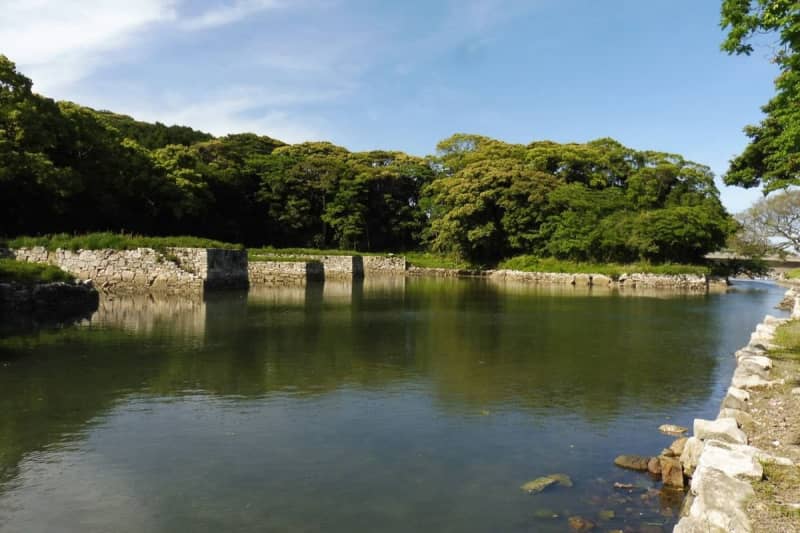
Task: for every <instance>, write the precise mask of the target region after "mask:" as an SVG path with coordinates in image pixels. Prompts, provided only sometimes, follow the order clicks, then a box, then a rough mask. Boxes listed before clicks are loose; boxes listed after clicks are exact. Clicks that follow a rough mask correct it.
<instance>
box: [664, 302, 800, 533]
mask: <svg viewBox="0 0 800 533" xmlns="http://www.w3.org/2000/svg"><path fill="white" fill-rule="evenodd" d="M787 299H788V300H789V301H791V303H792V308H793V311H792V318H793V319H797V318H800V299H798V298H797V295H796V294H795V293H794V292H793V291H791V290H790V291H789V293H787ZM787 320H788V319H780V318H775V317H772V316H767V317H766V318H765V319H764V321H763V322H762V323H761V324H759V325H758V326H757V327H756V329H755V331H754V332H753V334H752V335H751V337H750V342H749V343H748V344H747V346H745V347H743V348H742V349H740V350H739V351H737V352H736V358H737V366H736V370H735V372H734V374H733V379H732V383H731V386H730V388H729V389H728V391H727V395H726V396H725V398H724V400H723V402H722V406H721V409H720V412H719V415H718V416H717V419H716V420H702V419H696V420H695V421H694V428H693V429H694V434H693V436H692V437H690V438H689V439H688V440H686V442H685V443H684V446H683V450H682V453H681V455H680V463H681V466H682V468H683V473H684V475H685V476H686V477H687V478H690V479H691V484H690V487H689V493H688V495H687V497H686V501H685V502H684V506H683V512H682V518H681V519H680V521H679V522H678V524H677V525H676V526H675V529H674V531H676V532H678V533H690V532H723V531H724V532H748V531H753V530H754V523H753V520H752V510H751V508H750V507H749V506H750V504H751V502H752V501H753V500H754V498H755V495H756V494H755V491H754V488H753V483H756V482H761V480H762V478H763V477H764V470H765V468H768V467H769V466H770V465H776V466H778V467H781V466H783V467H793V462H792V460H791V459H788V458H785V457H779V456H776V455H773V453H774V452H775V451H776V449H777V446H778V445H779V444H780V442H779V441H774V442H772V444H771V445H772V450H771V452H772V453H771V452H767V451H765V450H764V449H763V448H759V447H756V446H754V445H753V444H755V443H756V442H759V443H761V442H762V441H763V440H764V439H763V438H762V435H759V433H763V432H764V431H765V430H764V426H765V424H767V422H766V421H763V420H762V421H759V420H754V419H755V418H757V417H766V418H767V419H768V420H769V419H770V418H772V417H773V416H775V414H776V413H772V412H769V411H771V410H772V409H773V408H774V406H773V405H772V404H769V405H770V407H768V410H769V411H768V410H767V409H756V408H754V407H753V405H754V403H755V402H757V401H761V400H762V399H763V398H762V397H763V396H764V395H766V394H767V391H774V390H775V389H776V388H780V387H784V386H785V383H784V379H776V377H777V376H774V375H773V361H772V359H770V358H769V357H768V356H767V353H768V350H770V349H773V348H775V345H774V344H773V340H774V336H775V330H776V328H777V327H778V326H779V325H781V324H783V323H784V322H786V321H787ZM770 394H772V393H770ZM777 450H778V451H782V450H780V449H777ZM764 526H765V524H759V528H760V529H762V530H763V529H764ZM767 530H771V529H770V528H769V527H767ZM772 530H777V531H780V530H782V528H781V526H776V529H772Z"/></svg>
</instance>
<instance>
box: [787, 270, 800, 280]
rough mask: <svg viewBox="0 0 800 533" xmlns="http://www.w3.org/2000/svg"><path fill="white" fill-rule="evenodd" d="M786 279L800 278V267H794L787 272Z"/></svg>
mask: <svg viewBox="0 0 800 533" xmlns="http://www.w3.org/2000/svg"><path fill="white" fill-rule="evenodd" d="M786 279H800V268H793V269H792V270H790V271H788V272H787V273H786Z"/></svg>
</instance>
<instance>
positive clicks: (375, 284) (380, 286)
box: [247, 275, 406, 306]
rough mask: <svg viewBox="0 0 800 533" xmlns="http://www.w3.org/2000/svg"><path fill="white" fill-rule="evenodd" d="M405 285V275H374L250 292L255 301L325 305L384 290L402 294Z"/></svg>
mask: <svg viewBox="0 0 800 533" xmlns="http://www.w3.org/2000/svg"><path fill="white" fill-rule="evenodd" d="M405 287H406V277H405V276H389V275H385V276H377V275H376V276H372V277H367V278H364V279H363V280H356V281H350V280H343V279H339V280H329V281H326V282H324V283H321V282H312V283H308V284H300V283H296V284H294V285H287V284H275V285H266V284H253V285H252V286H251V287H250V290H249V291H248V293H247V301H248V302H252V303H264V304H271V305H272V304H280V305H298V306H302V305H305V304H308V303H309V302H310V301H317V302H318V303H325V304H351V303H352V302H353V299H354V294H355V295H356V296H355V298H356V299H358V298H359V297H363V298H369V297H370V296H371V295H376V294H381V293H397V292H400V293H402V292H403V291H404V290H405Z"/></svg>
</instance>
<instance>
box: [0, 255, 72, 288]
mask: <svg viewBox="0 0 800 533" xmlns="http://www.w3.org/2000/svg"><path fill="white" fill-rule="evenodd" d="M55 281H64V282H72V281H75V278H74V277H73V276H72V274H69V273H67V272H64V271H63V270H61V269H60V268H58V267H55V266H52V265H41V264H38V263H25V262H23V261H15V260H14V259H0V283H24V284H33V283H52V282H55Z"/></svg>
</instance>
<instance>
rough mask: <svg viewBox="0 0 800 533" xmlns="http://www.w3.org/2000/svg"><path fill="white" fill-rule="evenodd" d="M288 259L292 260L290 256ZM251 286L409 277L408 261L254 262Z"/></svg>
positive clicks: (378, 258) (375, 258) (367, 258)
mask: <svg viewBox="0 0 800 533" xmlns="http://www.w3.org/2000/svg"><path fill="white" fill-rule="evenodd" d="M287 258H288V259H290V258H289V257H288V256H287ZM248 272H249V274H250V283H254V284H255V283H257V284H266V285H280V284H281V283H287V284H295V285H296V284H300V285H303V284H305V283H306V282H308V281H322V280H352V279H359V278H363V277H365V276H377V275H387V274H401V275H402V274H405V272H406V259H405V257H397V256H360V255H355V256H353V255H323V256H319V257H315V258H314V260H312V261H308V260H303V259H301V258H298V259H297V260H296V261H293V260H287V261H253V262H252V263H250V265H249V266H248Z"/></svg>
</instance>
